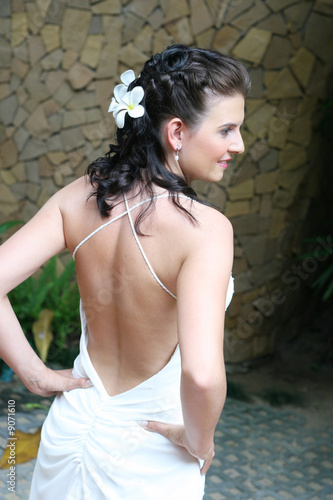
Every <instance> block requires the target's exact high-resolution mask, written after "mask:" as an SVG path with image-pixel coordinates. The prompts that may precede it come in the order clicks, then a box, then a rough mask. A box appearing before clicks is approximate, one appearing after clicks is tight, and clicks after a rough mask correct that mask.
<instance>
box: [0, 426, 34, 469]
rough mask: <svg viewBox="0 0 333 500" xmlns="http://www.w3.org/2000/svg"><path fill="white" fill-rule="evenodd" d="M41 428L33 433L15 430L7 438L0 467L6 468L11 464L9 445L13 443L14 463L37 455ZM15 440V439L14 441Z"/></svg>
mask: <svg viewBox="0 0 333 500" xmlns="http://www.w3.org/2000/svg"><path fill="white" fill-rule="evenodd" d="M41 430H42V428H41V427H39V429H37V431H36V432H34V433H26V432H23V431H20V430H17V431H15V433H14V436H13V437H10V438H9V439H8V443H7V446H6V448H5V450H4V452H3V455H2V457H1V459H0V469H8V468H9V467H10V464H11V460H10V457H11V456H12V455H11V453H10V451H11V450H10V445H11V444H13V443H15V464H22V463H24V462H28V461H29V460H32V459H34V458H36V457H37V453H38V448H39V443H40V436H41ZM14 440H15V441H14Z"/></svg>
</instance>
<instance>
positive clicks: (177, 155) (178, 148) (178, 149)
mask: <svg viewBox="0 0 333 500" xmlns="http://www.w3.org/2000/svg"><path fill="white" fill-rule="evenodd" d="M179 151H180V147H179V145H178V146H177V151H176V156H175V158H176V161H178V160H179Z"/></svg>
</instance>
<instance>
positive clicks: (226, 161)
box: [217, 160, 229, 168]
mask: <svg viewBox="0 0 333 500" xmlns="http://www.w3.org/2000/svg"><path fill="white" fill-rule="evenodd" d="M228 161H229V160H223V161H218V162H217V163H218V164H219V165H221V167H222V168H227V166H228Z"/></svg>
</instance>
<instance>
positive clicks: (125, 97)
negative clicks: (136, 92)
mask: <svg viewBox="0 0 333 500" xmlns="http://www.w3.org/2000/svg"><path fill="white" fill-rule="evenodd" d="M121 101H122V104H123V105H126V107H128V106H130V105H131V104H132V101H131V92H126V94H124V95H123V97H122V98H121Z"/></svg>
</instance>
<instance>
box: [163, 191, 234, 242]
mask: <svg viewBox="0 0 333 500" xmlns="http://www.w3.org/2000/svg"><path fill="white" fill-rule="evenodd" d="M178 201H179V204H180V205H181V206H182V207H183V208H184V209H186V210H187V211H188V212H189V213H190V214H191V216H192V217H189V216H188V215H187V214H186V212H184V211H182V210H181V209H179V208H178V207H177V206H175V204H174V203H172V201H171V200H170V199H166V198H164V199H162V200H158V205H157V207H156V216H157V223H158V226H159V229H162V230H163V231H164V232H165V235H169V237H170V238H173V237H175V238H176V240H178V241H183V242H184V244H185V246H186V247H187V248H188V249H190V248H193V247H196V248H198V247H200V246H205V245H207V243H208V242H209V243H210V244H211V245H214V246H217V247H220V246H221V245H223V246H225V245H226V244H227V245H233V228H232V225H231V223H230V221H229V219H228V218H227V217H226V216H225V215H223V214H222V213H221V212H220V211H219V210H217V209H216V208H214V207H212V206H208V205H205V204H203V203H200V202H198V201H195V200H192V199H191V198H188V197H186V198H185V197H179V200H178ZM154 219H155V217H154Z"/></svg>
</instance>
